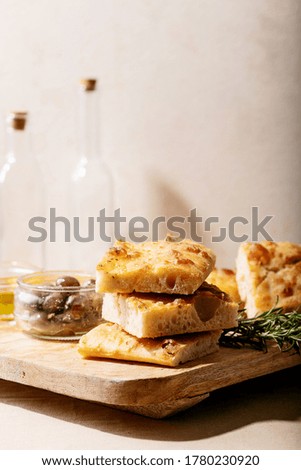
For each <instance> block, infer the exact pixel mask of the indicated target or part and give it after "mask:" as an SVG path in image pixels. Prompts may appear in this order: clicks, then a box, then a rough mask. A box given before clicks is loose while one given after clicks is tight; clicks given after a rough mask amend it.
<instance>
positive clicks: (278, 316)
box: [219, 307, 301, 354]
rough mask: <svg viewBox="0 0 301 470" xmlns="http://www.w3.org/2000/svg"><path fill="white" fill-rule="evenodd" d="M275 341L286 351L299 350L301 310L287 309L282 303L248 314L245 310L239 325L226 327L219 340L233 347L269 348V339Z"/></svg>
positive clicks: (222, 343)
mask: <svg viewBox="0 0 301 470" xmlns="http://www.w3.org/2000/svg"><path fill="white" fill-rule="evenodd" d="M269 341H274V342H276V343H277V344H278V346H279V349H280V350H281V351H283V352H286V351H290V350H291V349H293V350H294V351H295V352H296V353H298V354H300V347H301V312H299V313H298V312H296V311H292V312H288V313H284V312H283V309H282V308H281V307H278V308H272V309H271V310H269V311H267V312H264V313H262V314H260V315H258V316H257V317H255V318H246V316H245V313H244V310H242V311H240V312H239V316H238V326H237V327H235V328H228V329H225V330H224V331H223V333H222V335H221V337H220V340H219V342H220V344H221V345H222V346H226V347H230V348H242V347H245V346H249V347H251V348H254V349H258V350H260V351H264V352H267V350H268V342H269Z"/></svg>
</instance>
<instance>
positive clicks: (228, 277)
mask: <svg viewBox="0 0 301 470" xmlns="http://www.w3.org/2000/svg"><path fill="white" fill-rule="evenodd" d="M206 282H209V284H214V285H215V286H217V287H218V288H219V289H220V290H222V291H223V292H226V293H227V294H229V296H230V297H231V299H232V300H233V301H234V302H237V303H241V298H240V296H239V292H238V287H237V282H236V273H235V271H233V270H232V269H222V268H219V269H218V268H214V269H213V271H212V272H211V273H210V274H209V276H208V277H207V279H206Z"/></svg>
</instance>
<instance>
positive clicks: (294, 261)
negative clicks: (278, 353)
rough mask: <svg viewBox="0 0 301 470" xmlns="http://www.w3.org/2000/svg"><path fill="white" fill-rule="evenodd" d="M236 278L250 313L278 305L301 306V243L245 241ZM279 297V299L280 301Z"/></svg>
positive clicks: (289, 307)
mask: <svg viewBox="0 0 301 470" xmlns="http://www.w3.org/2000/svg"><path fill="white" fill-rule="evenodd" d="M236 279H237V284H238V290H239V294H240V297H241V299H242V300H243V301H245V302H246V311H247V315H248V317H250V318H252V317H254V316H256V314H259V313H262V312H264V311H266V310H270V309H271V308H273V307H275V306H276V304H277V307H283V309H284V310H285V311H289V310H295V309H300V306H301V246H300V245H297V244H294V243H289V242H268V241H264V242H261V243H243V244H242V245H241V246H240V248H239V251H238V256H237V272H236ZM277 300H278V302H277Z"/></svg>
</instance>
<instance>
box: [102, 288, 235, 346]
mask: <svg viewBox="0 0 301 470" xmlns="http://www.w3.org/2000/svg"><path fill="white" fill-rule="evenodd" d="M237 310H238V304H237V303H235V302H232V301H231V299H230V298H229V297H228V295H227V294H225V293H224V292H222V291H220V290H219V289H218V288H217V287H215V286H211V285H209V284H207V283H206V282H204V283H203V284H202V286H201V287H200V288H199V289H198V290H197V292H196V293H195V294H192V295H186V296H185V295H168V294H165V295H164V294H139V293H136V294H135V293H134V294H105V295H104V301H103V309H102V316H103V318H104V319H105V320H108V321H110V322H114V323H117V324H118V325H120V326H121V327H122V328H123V329H124V330H125V331H127V332H128V333H130V334H132V335H135V336H137V337H138V338H156V337H160V336H166V335H179V334H184V333H195V332H201V331H209V330H218V329H222V328H231V327H233V326H236V325H237Z"/></svg>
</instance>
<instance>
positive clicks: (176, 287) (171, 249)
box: [96, 240, 215, 294]
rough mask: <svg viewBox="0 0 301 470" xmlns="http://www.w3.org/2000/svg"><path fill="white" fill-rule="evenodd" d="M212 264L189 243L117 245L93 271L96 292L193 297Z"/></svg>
mask: <svg viewBox="0 0 301 470" xmlns="http://www.w3.org/2000/svg"><path fill="white" fill-rule="evenodd" d="M214 264H215V254H214V253H213V252H212V251H211V250H210V249H209V248H206V247H205V246H203V245H201V244H199V243H194V242H192V241H191V240H182V241H180V242H174V241H167V240H164V241H163V240H162V241H158V242H144V243H139V244H134V243H129V242H121V241H118V242H116V243H115V245H114V247H112V248H111V249H110V250H109V251H108V252H107V254H106V255H105V256H104V258H103V259H102V261H101V262H100V263H99V264H98V266H97V268H96V290H97V292H101V293H103V292H119V293H131V292H158V293H166V294H192V293H193V292H195V291H196V290H197V288H198V287H199V286H200V285H201V284H202V282H203V281H204V280H205V279H206V277H207V276H208V274H209V273H210V272H211V270H212V269H213V267H214Z"/></svg>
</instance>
